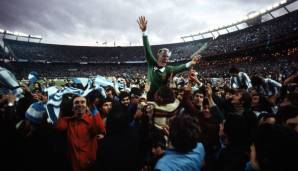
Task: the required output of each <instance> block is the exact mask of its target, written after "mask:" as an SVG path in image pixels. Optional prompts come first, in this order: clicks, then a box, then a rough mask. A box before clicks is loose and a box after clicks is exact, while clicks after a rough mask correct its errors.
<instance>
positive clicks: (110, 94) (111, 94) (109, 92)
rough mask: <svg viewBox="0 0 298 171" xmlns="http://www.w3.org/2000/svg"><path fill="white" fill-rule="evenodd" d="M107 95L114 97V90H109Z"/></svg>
mask: <svg viewBox="0 0 298 171" xmlns="http://www.w3.org/2000/svg"><path fill="white" fill-rule="evenodd" d="M107 97H109V98H111V99H113V92H112V90H109V91H107Z"/></svg>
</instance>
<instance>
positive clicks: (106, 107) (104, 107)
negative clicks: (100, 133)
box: [102, 102, 112, 113]
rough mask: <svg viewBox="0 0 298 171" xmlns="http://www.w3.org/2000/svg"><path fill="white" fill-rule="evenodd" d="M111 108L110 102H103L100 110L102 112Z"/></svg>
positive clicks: (107, 111) (106, 111)
mask: <svg viewBox="0 0 298 171" xmlns="http://www.w3.org/2000/svg"><path fill="white" fill-rule="evenodd" d="M111 110H112V102H105V103H104V104H103V105H102V111H103V112H104V113H109V112H110V111H111Z"/></svg>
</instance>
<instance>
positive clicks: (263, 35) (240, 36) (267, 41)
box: [204, 11, 298, 56]
mask: <svg viewBox="0 0 298 171" xmlns="http://www.w3.org/2000/svg"><path fill="white" fill-rule="evenodd" d="M297 14H298V12H297V11H295V12H292V13H290V14H287V15H284V16H281V17H278V18H276V19H274V20H270V21H267V22H265V23H263V24H261V25H255V26H252V27H248V28H246V29H243V30H240V31H236V32H233V33H230V34H225V35H220V36H218V37H217V38H216V39H215V40H214V41H211V45H210V46H208V49H207V50H206V51H205V52H204V53H205V55H209V56H214V55H219V54H229V53H233V52H236V51H240V50H247V49H252V48H255V47H257V46H265V47H269V46H271V45H272V44H274V43H275V42H278V41H280V40H281V39H286V38H290V37H291V36H293V35H295V36H297V29H298V22H297V21H298V15H297Z"/></svg>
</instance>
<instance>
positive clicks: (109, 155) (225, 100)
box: [0, 17, 298, 171]
mask: <svg viewBox="0 0 298 171" xmlns="http://www.w3.org/2000/svg"><path fill="white" fill-rule="evenodd" d="M289 18H291V17H289ZM138 25H139V27H140V30H141V31H142V34H143V36H142V38H143V44H144V48H145V55H144V54H143V55H142V56H144V60H145V61H146V63H143V64H142V65H137V64H118V63H115V64H110V65H107V64H100V65H99V64H94V65H91V64H88V65H81V64H70V63H48V64H45V63H30V62H24V63H19V62H10V63H1V67H0V85H1V92H0V116H1V117H0V127H1V128H0V135H1V141H0V151H1V155H2V156H3V159H2V167H3V168H9V169H10V170H30V171H34V170H65V171H68V170H69V171H70V170H73V171H95V170H103V171H104V170H111V171H115V170H129V171H151V170H154V171H167V170H171V171H176V170H177V171H178V170H187V171H192V170H193V171H198V170H203V171H217V170H227V171H231V170H246V171H259V170H260V171H281V170H285V171H290V170H297V169H298V166H297V157H296V155H297V154H298V101H297V99H298V68H297V63H298V62H297V59H298V58H297V56H298V50H297V47H294V48H293V47H288V48H286V49H282V50H278V53H277V52H271V53H258V54H255V55H252V56H251V55H243V54H242V55H239V56H231V57H229V58H225V59H218V58H207V57H206V58H204V56H203V57H202V56H201V55H200V54H195V55H192V53H187V54H183V53H184V52H181V51H179V50H177V48H174V50H177V51H176V52H175V53H171V50H170V49H171V48H169V49H168V48H164V47H163V46H152V47H151V46H150V45H149V38H148V37H149V36H148V35H147V34H146V30H147V20H146V19H145V17H140V18H139V20H138ZM268 25H270V24H268ZM225 42H229V41H228V40H225ZM254 43H256V42H254ZM200 44H201V43H200ZM197 45H198V44H194V45H193V46H189V45H187V43H185V46H187V48H189V49H192V48H194V47H195V46H197ZM293 45H294V44H293ZM41 46H45V47H46V48H48V46H49V45H42V44H41V45H38V46H36V47H38V48H40V47H41ZM173 46H174V45H173ZM54 47H55V45H53V48H54ZM179 47H181V46H180V45H179ZM63 48H65V47H63ZM69 48H71V47H69ZM115 48H119V51H120V49H121V47H115ZM156 48H159V49H156ZM86 49H88V48H86ZM127 49H128V48H123V49H122V50H124V51H125V50H127ZM178 49H179V48H178ZM31 50H32V51H35V50H34V49H31ZM207 50H208V49H207ZM29 51H30V50H29ZM38 51H42V52H43V53H45V54H46V53H47V52H46V49H39V50H38ZM50 51H52V50H50ZM74 51H75V50H74ZM194 51H196V50H194ZM58 52H60V51H59V50H57V53H58ZM172 52H173V51H172ZM34 53H35V52H34ZM78 53H79V52H78ZM142 53H144V52H143V49H142ZM177 53H182V54H183V55H188V56H190V55H192V58H191V59H188V58H185V59H187V60H182V61H181V62H180V63H179V65H176V64H177V63H170V59H171V57H172V56H173V55H174V56H175V55H176V54H177ZM62 54H63V53H62ZM103 54H104V53H103ZM24 55H26V54H24ZM183 55H182V56H183ZM56 57H58V56H56ZM60 57H61V56H60ZM62 57H63V56H62ZM24 58H25V57H24ZM82 60H87V59H85V58H84V59H82ZM88 60H89V59H88ZM174 64H175V65H174ZM45 66H47V67H45ZM7 69H8V70H7ZM9 70H10V71H11V72H10V71H9ZM30 70H31V71H32V70H35V71H34V72H30ZM36 71H37V72H36ZM146 72H147V76H145V75H146ZM26 74H29V75H28V78H26V77H24V76H25V75H26ZM14 75H15V76H16V78H17V79H18V80H19V81H17V79H16V78H15V76H14ZM95 75H102V76H105V77H103V78H101V77H100V78H101V79H98V77H97V78H94V77H92V76H95ZM47 77H48V78H47ZM57 77H60V78H62V79H63V82H62V83H60V84H59V85H57V84H56V83H55V82H53V80H52V78H57ZM76 77H85V78H84V79H82V78H76ZM50 78H51V79H50ZM84 80H85V81H84ZM107 84H109V85H107ZM59 100H61V101H59ZM57 111H58V112H57ZM56 117H57V118H56ZM53 118H54V119H53Z"/></svg>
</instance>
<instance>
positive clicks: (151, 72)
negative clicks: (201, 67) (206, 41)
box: [138, 16, 200, 100]
mask: <svg viewBox="0 0 298 171" xmlns="http://www.w3.org/2000/svg"><path fill="white" fill-rule="evenodd" d="M138 24H139V27H140V29H141V31H142V32H143V44H144V47H145V55H146V59H147V63H148V74H147V77H148V80H149V83H150V90H149V92H148V94H147V99H148V100H154V99H153V98H154V93H155V92H156V91H157V90H158V88H159V87H161V86H164V85H167V81H168V79H169V77H170V76H171V74H173V75H175V74H176V73H179V72H182V71H184V70H186V69H188V68H189V67H190V66H192V65H194V64H197V63H199V57H200V56H199V55H197V56H195V57H193V58H192V60H191V61H190V62H188V63H186V64H181V65H178V66H167V63H168V60H169V57H170V56H171V52H170V50H169V49H167V48H162V49H159V50H158V53H157V59H156V58H155V57H154V56H153V54H152V50H151V48H150V45H149V41H148V37H147V35H146V29H147V20H146V19H145V17H144V16H141V17H139V20H138Z"/></svg>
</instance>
